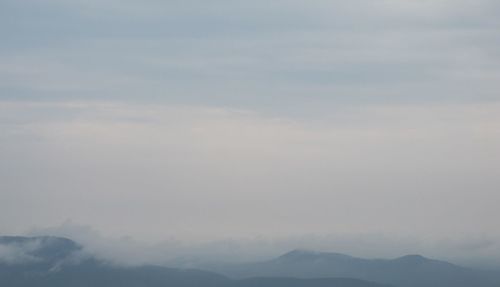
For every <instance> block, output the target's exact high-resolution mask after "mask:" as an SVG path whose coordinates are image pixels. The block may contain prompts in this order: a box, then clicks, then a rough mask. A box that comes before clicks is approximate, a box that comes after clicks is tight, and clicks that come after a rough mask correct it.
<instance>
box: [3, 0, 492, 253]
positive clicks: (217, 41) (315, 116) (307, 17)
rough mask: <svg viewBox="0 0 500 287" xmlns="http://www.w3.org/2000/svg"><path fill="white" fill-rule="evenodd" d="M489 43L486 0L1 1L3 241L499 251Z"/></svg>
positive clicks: (489, 3)
mask: <svg viewBox="0 0 500 287" xmlns="http://www.w3.org/2000/svg"><path fill="white" fill-rule="evenodd" d="M499 31H500V2H499V1H497V0H349V1H339V0H328V1H326V0H325V1H323V0H317V1H315V0H312V1H311V0H308V1H306V0H303V1H299V0H286V1H285V0H281V1H277V0H254V1H240V0H233V1H229V0H228V1H220V0H214V1H206V0H203V1H202V0H178V1H174V0H171V1H159V0H157V1H153V0H151V1H132V0H122V1H119V0H108V1H103V0H74V1H63V0H44V1H42V0H23V1H19V0H2V1H1V2H0V36H1V39H2V40H1V44H0V234H15V233H25V232H29V231H30V230H33V229H40V228H46V227H53V226H60V225H61V224H63V223H64V222H66V221H67V220H71V221H72V222H75V223H77V224H83V225H88V226H92V228H93V229H94V230H96V231H97V232H100V233H101V234H104V235H106V236H114V237H120V236H132V237H133V238H137V239H140V240H145V241H150V242H155V241H161V240H165V239H172V238H175V239H176V240H185V241H211V240H221V239H227V238H247V239H248V238H255V237H257V238H273V237H275V238H277V237H279V238H287V237H293V236H311V235H315V236H323V235H325V236H326V235H328V236H331V235H332V234H351V235H353V234H354V235H353V236H358V235H356V234H377V236H378V235H380V236H382V237H384V238H386V237H387V238H399V237H400V236H403V237H405V238H407V237H409V238H418V240H423V241H438V240H448V239H456V240H462V239H463V240H466V241H467V240H468V239H473V242H479V243H478V244H475V245H474V244H473V245H472V247H471V248H472V249H473V250H476V251H477V253H478V254H483V255H484V254H486V255H492V254H498V253H494V252H493V251H492V250H494V251H495V252H498V251H500V229H499V228H498V219H499V218H500V208H499V207H498V205H499V203H500V189H499V188H500V148H499V147H500V94H499V92H500V49H499V47H500V37H499V36H500V35H499ZM474 240H476V241H474ZM467 242H468V241H467ZM321 246H323V245H321ZM457 246H462V245H457ZM323 247H324V246H323ZM474 248H476V249H474ZM458 249H460V248H457V250H458ZM494 256H496V255H494ZM498 257H499V258H500V255H499V256H498Z"/></svg>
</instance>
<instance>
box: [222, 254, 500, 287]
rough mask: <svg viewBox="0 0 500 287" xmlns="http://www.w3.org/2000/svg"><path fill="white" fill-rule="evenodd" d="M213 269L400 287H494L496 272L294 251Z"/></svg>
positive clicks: (415, 259)
mask: <svg viewBox="0 0 500 287" xmlns="http://www.w3.org/2000/svg"><path fill="white" fill-rule="evenodd" d="M214 270H216V271H218V272H220V273H222V274H225V275H227V276H230V277H233V278H250V277H298V278H325V277H345V278H356V279H361V280H368V281H374V282H380V283H385V284H391V285H394V286H400V287H422V286H425V287H470V286H475V287H498V286H500V274H499V272H487V271H482V270H474V269H469V268H464V267H460V266H457V265H454V264H451V263H448V262H444V261H439V260H432V259H428V258H425V257H422V256H420V255H407V256H403V257H400V258H396V259H362V258H356V257H352V256H348V255H344V254H339V253H325V252H312V251H304V250H294V251H291V252H289V253H286V254H284V255H282V256H280V257H278V258H275V259H272V260H269V261H265V262H258V263H250V264H239V265H229V266H224V267H219V268H214Z"/></svg>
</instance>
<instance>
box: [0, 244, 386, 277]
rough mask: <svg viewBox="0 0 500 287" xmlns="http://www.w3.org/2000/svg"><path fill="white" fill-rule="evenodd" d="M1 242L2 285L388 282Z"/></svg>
mask: <svg viewBox="0 0 500 287" xmlns="http://www.w3.org/2000/svg"><path fill="white" fill-rule="evenodd" d="M0 247H1V248H2V249H1V250H3V251H2V252H4V253H0V286H6V287H89V286H92V287H115V286H116V287H118V286H119V287H384V286H385V287H387V285H381V284H377V283H371V282H367V281H362V280H358V279H347V278H323V279H295V278H249V279H239V280H236V279H229V278H228V277H225V276H222V275H219V274H216V273H212V272H207V271H200V270H181V269H174V268H167V267H160V266H139V267H123V266H116V265H112V264H109V263H106V262H102V261H99V260H96V259H95V258H92V257H88V256H87V257H85V256H76V255H78V254H79V253H80V252H81V247H80V245H78V244H77V243H75V242H73V241H71V240H69V239H65V238H57V237H35V238H26V237H0ZM5 251H7V252H5ZM2 256H3V257H4V258H1V257H2ZM16 256H17V257H19V258H15V257H16Z"/></svg>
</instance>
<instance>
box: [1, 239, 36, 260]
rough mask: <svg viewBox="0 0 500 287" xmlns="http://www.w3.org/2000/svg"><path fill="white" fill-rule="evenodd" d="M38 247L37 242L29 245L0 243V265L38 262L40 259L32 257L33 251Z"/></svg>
mask: <svg viewBox="0 0 500 287" xmlns="http://www.w3.org/2000/svg"><path fill="white" fill-rule="evenodd" d="M39 247H40V242H39V241H32V242H29V243H23V244H18V243H13V244H2V243H0V263H3V264H13V265H15V264H24V263H33V262H38V261H40V258H38V257H36V256H35V255H33V251H35V250H37V249H38V248H39Z"/></svg>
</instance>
